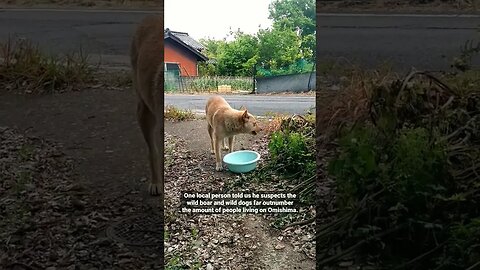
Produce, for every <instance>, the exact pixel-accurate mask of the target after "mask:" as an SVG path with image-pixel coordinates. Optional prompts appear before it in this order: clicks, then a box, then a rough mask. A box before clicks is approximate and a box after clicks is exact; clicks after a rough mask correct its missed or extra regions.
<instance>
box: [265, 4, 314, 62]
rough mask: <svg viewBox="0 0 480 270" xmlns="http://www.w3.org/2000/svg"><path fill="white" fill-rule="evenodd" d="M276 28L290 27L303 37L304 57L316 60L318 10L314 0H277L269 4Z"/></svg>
mask: <svg viewBox="0 0 480 270" xmlns="http://www.w3.org/2000/svg"><path fill="white" fill-rule="evenodd" d="M269 12H270V15H269V18H270V19H272V20H273V28H274V29H284V30H286V29H289V30H292V31H295V32H297V33H298V35H299V36H300V37H301V44H300V48H301V50H302V54H303V58H304V59H306V60H307V61H310V62H313V61H315V53H316V38H315V33H316V20H315V19H316V18H315V16H316V10H315V1H313V0H275V1H274V2H273V3H272V4H270V6H269Z"/></svg>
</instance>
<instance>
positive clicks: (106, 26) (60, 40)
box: [0, 9, 155, 65]
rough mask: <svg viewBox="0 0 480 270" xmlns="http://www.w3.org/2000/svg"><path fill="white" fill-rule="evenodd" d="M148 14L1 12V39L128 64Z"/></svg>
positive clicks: (57, 11) (142, 12)
mask: <svg viewBox="0 0 480 270" xmlns="http://www.w3.org/2000/svg"><path fill="white" fill-rule="evenodd" d="M151 13H155V12H153V11H152V12H146V11H102V10H98V11H95V10H83V11H81V10H35V9H13V10H6V9H5V10H1V9H0V40H2V41H3V40H6V39H7V38H8V37H9V36H10V37H12V38H28V39H31V40H33V41H35V42H38V43H39V45H40V46H41V47H42V48H43V49H45V50H47V51H48V52H51V53H59V52H60V53H66V52H72V51H79V49H80V48H81V49H82V50H84V51H85V52H88V53H89V54H92V55H94V57H93V58H92V60H94V61H97V60H99V59H98V58H97V57H96V56H98V55H102V56H103V58H102V59H101V60H102V61H103V62H106V63H108V64H122V65H128V51H129V47H130V40H131V36H132V34H133V32H134V30H135V26H136V24H137V23H138V22H139V21H140V20H141V19H142V18H143V17H144V16H146V15H147V14H151Z"/></svg>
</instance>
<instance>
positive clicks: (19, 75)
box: [0, 39, 95, 94]
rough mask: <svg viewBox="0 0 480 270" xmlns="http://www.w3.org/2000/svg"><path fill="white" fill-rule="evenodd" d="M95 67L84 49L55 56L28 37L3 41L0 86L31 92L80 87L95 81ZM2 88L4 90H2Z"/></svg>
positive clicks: (0, 55)
mask: <svg viewBox="0 0 480 270" xmlns="http://www.w3.org/2000/svg"><path fill="white" fill-rule="evenodd" d="M94 72H95V68H93V67H92V66H91V65H90V64H89V63H88V56H87V55H86V54H85V53H84V52H83V51H82V50H79V52H76V53H71V54H66V55H63V56H52V55H49V54H46V53H44V52H43V51H42V50H41V49H40V48H39V46H38V45H35V44H33V43H32V42H30V41H28V40H20V39H19V40H11V39H8V40H7V41H6V42H4V43H0V87H1V89H2V90H3V91H13V92H21V93H27V94H31V93H34V94H41V93H49V92H50V93H51V92H56V91H65V90H79V89H81V88H82V87H83V86H85V85H86V84H87V83H90V82H92V81H93V80H94V77H95V76H94ZM2 90H0V91H2Z"/></svg>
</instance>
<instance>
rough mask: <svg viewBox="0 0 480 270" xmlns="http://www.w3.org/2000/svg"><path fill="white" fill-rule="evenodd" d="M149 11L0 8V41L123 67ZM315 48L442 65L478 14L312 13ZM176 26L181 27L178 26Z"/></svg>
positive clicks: (364, 61)
mask: <svg viewBox="0 0 480 270" xmlns="http://www.w3.org/2000/svg"><path fill="white" fill-rule="evenodd" d="M152 13H156V12H155V11H131V10H130V11H129V10H127V11H119V10H113V11H106V10H83V11H82V10H45V9H43V10H42V9H40V10H35V9H8V10H7V9H3V10H0V40H6V39H7V38H8V37H9V36H10V37H12V38H28V39H31V40H33V41H34V42H38V43H39V44H40V46H41V47H42V48H45V49H46V50H47V51H49V52H51V53H59V52H60V53H65V52H71V51H78V50H79V49H80V48H82V50H84V51H85V52H87V53H89V54H91V55H93V56H92V59H94V60H95V61H97V60H99V58H98V56H100V55H101V56H102V61H103V62H104V63H107V64H112V65H115V64H118V65H124V66H127V65H128V57H127V56H128V50H129V46H130V39H131V36H132V33H133V31H134V28H135V25H136V24H137V23H138V22H139V21H140V20H141V19H142V18H143V17H144V16H146V15H147V14H152ZM317 25H318V27H319V28H318V31H317V39H318V41H317V50H318V58H319V60H320V64H321V62H322V61H325V60H326V59H335V60H337V59H343V58H345V59H349V61H352V62H354V63H358V64H361V65H362V66H366V67H375V66H378V65H379V64H381V63H383V62H385V61H388V62H390V63H391V64H392V65H393V66H394V67H395V68H397V69H409V68H410V67H411V66H414V67H417V68H419V69H444V68H448V66H449V64H450V62H451V59H452V58H453V57H454V56H456V55H458V54H459V50H460V47H461V46H462V45H463V44H464V42H465V41H466V40H468V39H473V38H477V40H478V37H479V34H478V33H476V30H477V29H478V28H479V25H480V17H479V16H478V15H468V16H451V15H399V14H396V15H381V14H323V13H319V14H317ZM179 30H181V29H179Z"/></svg>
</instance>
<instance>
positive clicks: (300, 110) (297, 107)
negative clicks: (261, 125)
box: [165, 94, 315, 115]
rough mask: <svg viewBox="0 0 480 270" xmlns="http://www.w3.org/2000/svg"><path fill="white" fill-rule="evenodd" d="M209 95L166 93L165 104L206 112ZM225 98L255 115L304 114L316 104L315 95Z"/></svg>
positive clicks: (232, 104) (237, 107) (233, 104)
mask: <svg viewBox="0 0 480 270" xmlns="http://www.w3.org/2000/svg"><path fill="white" fill-rule="evenodd" d="M208 97H209V96H208V95H168V94H167V95H165V105H174V106H176V107H178V108H182V109H189V110H192V111H195V112H198V113H205V104H206V103H207V99H208ZM225 100H227V101H228V103H230V105H231V106H232V107H233V108H236V109H239V108H240V107H241V106H242V105H245V106H246V107H247V109H248V111H249V112H251V113H252V114H254V115H266V114H268V113H272V112H278V113H290V114H304V113H305V112H306V111H307V110H309V109H310V108H313V106H315V97H313V96H300V97H299V96H260V95H242V96H236V95H235V96H225Z"/></svg>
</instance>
